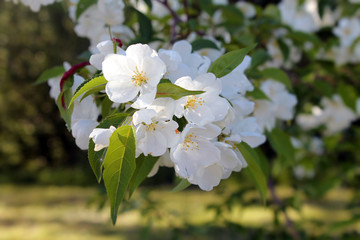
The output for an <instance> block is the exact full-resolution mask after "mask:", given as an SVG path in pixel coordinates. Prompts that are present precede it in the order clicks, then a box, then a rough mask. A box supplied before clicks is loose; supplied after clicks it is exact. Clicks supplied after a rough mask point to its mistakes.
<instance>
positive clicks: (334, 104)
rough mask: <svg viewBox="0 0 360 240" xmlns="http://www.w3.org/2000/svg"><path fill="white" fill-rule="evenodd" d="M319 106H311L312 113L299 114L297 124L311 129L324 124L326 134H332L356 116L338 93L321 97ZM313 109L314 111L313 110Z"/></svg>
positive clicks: (344, 126)
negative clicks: (329, 96)
mask: <svg viewBox="0 0 360 240" xmlns="http://www.w3.org/2000/svg"><path fill="white" fill-rule="evenodd" d="M321 104H322V105H323V107H324V108H323V109H320V108H319V107H315V108H313V114H312V115H310V114H299V116H298V117H297V122H298V124H299V125H300V126H301V127H302V128H304V129H311V128H315V127H318V126H319V125H321V124H325V126H326V132H325V134H327V135H332V134H335V133H337V132H340V131H342V130H344V129H346V128H348V127H349V126H350V124H351V122H352V121H354V120H355V119H356V118H357V116H356V114H355V113H354V112H353V111H352V110H351V109H350V108H348V107H347V106H346V105H345V104H344V102H343V100H342V99H341V97H340V96H339V95H334V96H333V97H332V99H329V98H326V97H324V98H322V99H321ZM314 110H315V111H314Z"/></svg>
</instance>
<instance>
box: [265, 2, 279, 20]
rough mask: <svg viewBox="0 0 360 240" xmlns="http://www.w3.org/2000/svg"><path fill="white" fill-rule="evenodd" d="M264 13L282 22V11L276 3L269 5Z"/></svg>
mask: <svg viewBox="0 0 360 240" xmlns="http://www.w3.org/2000/svg"><path fill="white" fill-rule="evenodd" d="M263 15H264V16H267V17H270V18H272V19H275V20H277V21H279V22H281V12H280V10H279V8H278V7H277V6H276V5H274V4H269V5H267V7H266V8H265V10H264V12H263Z"/></svg>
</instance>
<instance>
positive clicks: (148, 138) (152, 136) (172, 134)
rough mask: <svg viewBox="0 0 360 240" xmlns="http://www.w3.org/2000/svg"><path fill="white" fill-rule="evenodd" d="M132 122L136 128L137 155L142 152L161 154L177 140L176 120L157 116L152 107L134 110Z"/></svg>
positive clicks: (145, 153) (154, 154)
mask: <svg viewBox="0 0 360 240" xmlns="http://www.w3.org/2000/svg"><path fill="white" fill-rule="evenodd" d="M133 124H134V125H135V130H136V139H137V146H136V147H137V155H140V153H144V155H145V156H147V155H152V156H161V155H163V154H164V153H165V152H166V149H168V148H170V147H173V146H175V145H176V144H177V143H178V141H179V132H178V131H177V128H178V127H179V125H178V124H177V122H175V121H173V120H163V119H160V118H158V117H157V115H156V112H155V110H153V109H141V110H139V111H137V112H135V113H134V115H133Z"/></svg>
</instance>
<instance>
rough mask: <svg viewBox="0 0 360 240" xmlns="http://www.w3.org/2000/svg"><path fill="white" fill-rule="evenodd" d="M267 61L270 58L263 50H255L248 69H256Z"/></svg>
mask: <svg viewBox="0 0 360 240" xmlns="http://www.w3.org/2000/svg"><path fill="white" fill-rule="evenodd" d="M269 59H270V56H269V54H268V53H267V52H266V51H265V50H264V49H258V50H256V51H255V52H254V54H253V55H252V57H251V65H250V69H252V68H256V67H258V66H260V65H262V64H264V63H265V62H266V61H267V60H269Z"/></svg>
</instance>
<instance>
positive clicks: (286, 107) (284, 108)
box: [254, 80, 297, 131]
mask: <svg viewBox="0 0 360 240" xmlns="http://www.w3.org/2000/svg"><path fill="white" fill-rule="evenodd" d="M260 88H261V90H262V91H263V92H264V93H265V94H266V95H267V96H268V97H269V98H270V100H271V101H268V100H264V99H261V100H255V109H254V116H255V117H256V119H257V122H258V124H259V125H260V127H261V128H262V129H263V130H264V129H265V128H266V129H267V130H269V131H271V129H273V128H274V127H275V121H276V119H281V120H291V119H292V118H293V116H294V107H295V105H296V104H297V99H296V96H295V95H293V94H290V93H289V92H288V91H287V90H286V88H285V85H284V84H282V83H280V82H277V81H274V80H266V81H264V82H263V83H262V84H261V86H260Z"/></svg>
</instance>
